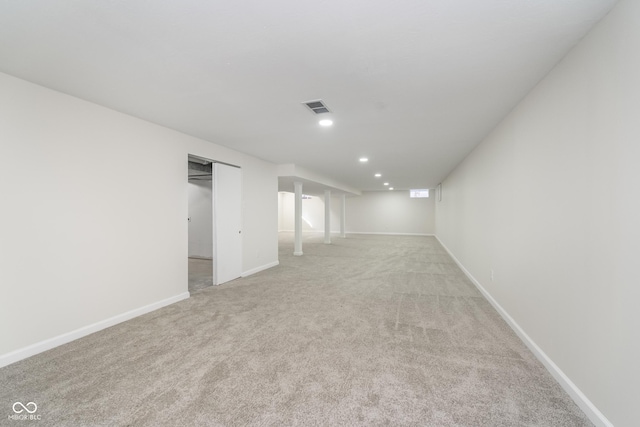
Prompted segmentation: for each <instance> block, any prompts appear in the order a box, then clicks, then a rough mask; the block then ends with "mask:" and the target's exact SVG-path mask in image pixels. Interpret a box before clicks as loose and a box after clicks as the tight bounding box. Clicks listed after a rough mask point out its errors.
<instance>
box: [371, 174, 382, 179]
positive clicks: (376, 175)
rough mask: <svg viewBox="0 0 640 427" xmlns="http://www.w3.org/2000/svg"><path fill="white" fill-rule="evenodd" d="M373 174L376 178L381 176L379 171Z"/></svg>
mask: <svg viewBox="0 0 640 427" xmlns="http://www.w3.org/2000/svg"><path fill="white" fill-rule="evenodd" d="M373 176H375V177H376V178H380V177H381V176H382V174H381V173H377V174H375V175H373Z"/></svg>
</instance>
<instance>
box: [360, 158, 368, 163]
mask: <svg viewBox="0 0 640 427" xmlns="http://www.w3.org/2000/svg"><path fill="white" fill-rule="evenodd" d="M368 161H369V159H368V158H367V157H360V163H367V162H368Z"/></svg>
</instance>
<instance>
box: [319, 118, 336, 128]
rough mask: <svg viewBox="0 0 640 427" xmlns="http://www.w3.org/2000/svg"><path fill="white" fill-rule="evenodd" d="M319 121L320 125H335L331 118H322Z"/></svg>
mask: <svg viewBox="0 0 640 427" xmlns="http://www.w3.org/2000/svg"><path fill="white" fill-rule="evenodd" d="M318 123H319V124H320V126H324V127H327V126H331V125H333V120H329V119H322V120H320V121H319V122H318Z"/></svg>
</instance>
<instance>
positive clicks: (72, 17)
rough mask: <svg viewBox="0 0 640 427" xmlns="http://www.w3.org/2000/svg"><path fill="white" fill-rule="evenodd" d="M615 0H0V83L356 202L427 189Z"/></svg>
mask: <svg viewBox="0 0 640 427" xmlns="http://www.w3.org/2000/svg"><path fill="white" fill-rule="evenodd" d="M614 3H615V0H527V1H525V0H518V1H514V0H483V1H478V0H455V1H454V0H430V1H425V0H396V1H381V0H366V1H365V0H354V1H344V0H340V1H339V0H324V1H323V0H316V1H303V0H272V1H268V2H266V1H263V0H247V1H228V0H219V1H214V2H213V1H205V0H198V1H195V0H182V1H174V0H154V1H143V0H128V1H124V0H122V1H98V0H95V1H57V0H31V1H5V2H2V3H0V71H3V72H5V73H8V74H11V75H14V76H17V77H20V78H23V79H26V80H29V81H32V82H34V83H37V84H41V85H43V86H46V87H49V88H52V89H55V90H58V91H61V92H64V93H68V94H71V95H74V96H77V97H79V98H83V99H86V100H89V101H93V102H96V103H98V104H101V105H104V106H107V107H110V108H113V109H115V110H118V111H121V112H125V113H128V114H131V115H134V116H137V117H140V118H143V119H146V120H149V121H151V122H154V123H158V124H161V125H164V126H167V127H170V128H173V129H177V130H179V131H182V132H184V133H187V134H190V135H194V136H198V137H201V138H203V139H206V140H209V141H211V142H215V143H217V144H221V145H225V146H228V147H231V148H234V149H237V150H239V151H242V152H245V153H248V154H252V155H254V156H257V157H260V158H262V159H265V160H268V161H271V162H274V163H277V164H283V163H293V164H296V165H301V166H303V167H305V168H307V169H309V170H313V171H315V172H317V173H320V174H323V175H325V176H328V177H331V178H332V179H335V180H338V181H340V182H343V183H344V184H346V185H349V186H352V187H355V188H358V189H361V190H382V189H383V186H382V181H389V182H391V184H392V185H393V186H394V187H395V188H396V189H408V188H416V187H418V188H424V187H434V186H435V185H436V184H437V183H438V182H439V181H440V180H442V179H443V178H444V177H445V176H446V175H447V174H448V173H449V172H450V171H451V169H452V168H453V167H455V165H457V164H458V163H459V162H460V161H461V160H462V159H463V158H464V157H465V156H466V155H467V154H468V153H469V152H470V150H472V149H473V147H474V146H475V145H477V144H478V143H479V142H480V141H481V139H482V138H483V137H484V136H486V135H487V133H488V132H489V131H490V130H491V129H492V128H493V127H494V126H495V125H496V124H497V123H498V122H499V121H500V120H501V119H502V118H503V117H504V116H505V114H506V113H508V111H509V110H510V109H511V108H513V107H514V106H515V104H516V103H517V102H518V101H519V100H520V99H522V97H523V96H524V95H525V94H526V93H527V92H528V91H529V90H530V89H531V88H532V87H533V86H534V85H535V84H536V83H537V82H538V81H539V80H540V79H541V78H542V77H544V75H545V74H546V73H547V72H548V71H549V70H550V69H551V67H552V66H553V65H554V64H555V63H557V62H558V61H559V60H560V59H561V58H562V57H563V56H564V55H565V54H566V53H567V51H568V50H569V49H570V48H571V47H572V46H573V45H575V43H576V42H577V41H578V40H579V39H580V38H581V37H583V36H584V35H585V34H586V32H587V31H588V30H589V29H590V28H591V27H592V26H593V25H594V24H595V23H596V22H597V21H598V20H599V19H601V18H602V17H603V16H604V14H606V12H607V11H608V10H609V9H610V8H611V7H612V6H613V5H614ZM318 98H321V99H323V100H324V101H325V103H326V104H327V105H328V107H329V108H330V109H331V110H332V115H333V120H334V122H335V124H334V126H333V127H331V128H321V127H319V126H318V125H317V117H314V115H313V114H312V113H311V112H309V110H307V109H306V107H304V106H303V105H302V104H301V102H303V101H308V100H312V99H318ZM360 156H367V157H368V158H369V159H370V161H369V163H367V164H366V165H361V164H359V162H358V158H359V157H360ZM374 172H380V173H382V174H383V178H382V179H381V180H380V179H375V178H373V174H374Z"/></svg>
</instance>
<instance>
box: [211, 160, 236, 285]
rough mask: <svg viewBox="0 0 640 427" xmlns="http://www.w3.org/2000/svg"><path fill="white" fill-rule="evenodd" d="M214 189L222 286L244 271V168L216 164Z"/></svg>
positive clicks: (217, 274) (218, 276)
mask: <svg viewBox="0 0 640 427" xmlns="http://www.w3.org/2000/svg"><path fill="white" fill-rule="evenodd" d="M213 188H214V194H213V227H214V235H215V238H214V242H215V255H214V260H215V268H214V269H213V270H214V274H215V278H214V283H215V284H216V285H220V284H222V283H225V282H228V281H229V280H233V279H236V278H238V277H240V276H241V274H242V169H240V168H237V167H234V166H228V165H224V164H221V163H215V164H214V178H213Z"/></svg>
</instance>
